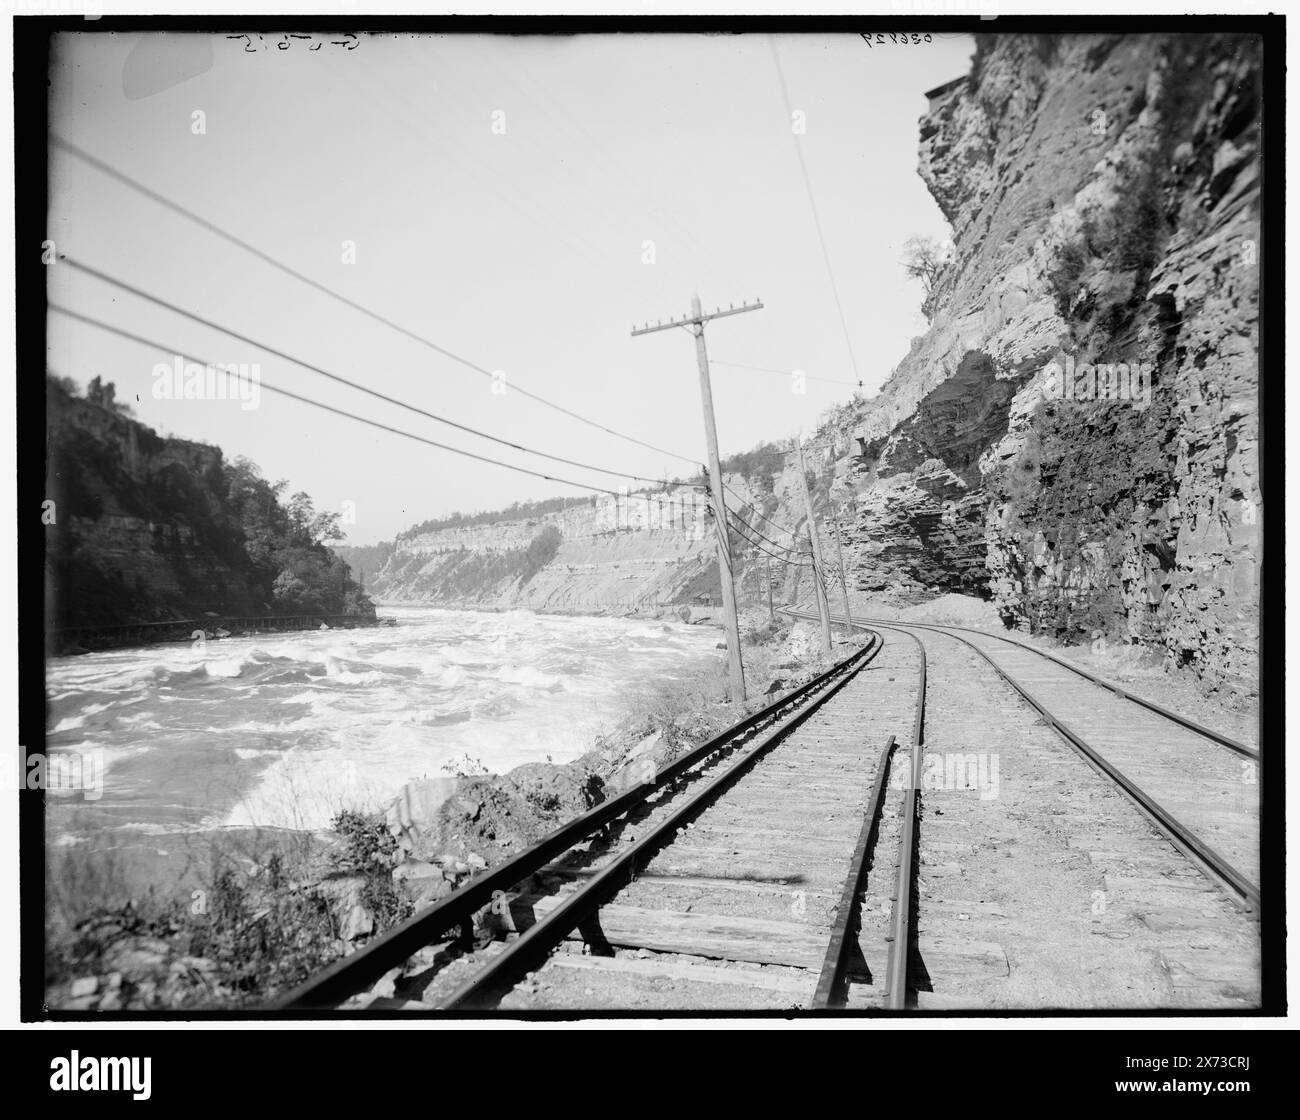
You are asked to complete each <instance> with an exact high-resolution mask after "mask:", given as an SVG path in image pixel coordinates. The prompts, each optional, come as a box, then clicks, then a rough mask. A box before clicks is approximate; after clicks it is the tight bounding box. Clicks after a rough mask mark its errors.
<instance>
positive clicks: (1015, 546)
mask: <svg viewBox="0 0 1300 1120" xmlns="http://www.w3.org/2000/svg"><path fill="white" fill-rule="evenodd" d="M977 43H978V46H977V51H976V54H975V57H974V60H973V65H972V69H971V73H970V74H969V75H968V76H967V77H966V79H965V80H964V81H959V82H956V83H953V84H951V85H950V86H948V87H943V88H942V89H941V90H939V91H936V94H935V95H934V96H933V97H932V100H931V104H930V109H929V112H928V113H927V114H926V116H925V117H923V118H922V120H921V162H920V172H921V175H922V177H923V178H924V180H925V182H926V183H927V185H928V186H929V188H930V190H931V192H932V193H933V195H934V197H935V199H936V200H937V201H938V203H939V205H940V207H941V208H942V210H943V212H944V214H945V216H946V217H947V218H948V220H949V222H950V223H951V225H952V231H953V242H954V246H955V252H954V254H953V256H952V259H951V261H950V263H949V264H948V265H947V266H946V268H945V270H944V271H943V273H942V274H941V276H940V277H939V278H938V280H937V281H936V283H935V286H934V289H933V292H932V294H931V296H930V298H929V300H928V303H927V309H928V310H929V311H930V312H931V313H932V321H931V327H930V330H929V331H928V332H927V334H926V335H924V336H923V337H922V338H919V339H917V340H915V342H914V343H913V346H912V349H911V352H910V353H909V354H908V355H907V356H906V357H905V358H904V359H903V361H902V362H901V363H900V364H899V366H898V367H897V369H896V370H895V372H894V374H893V376H892V377H891V378H890V380H889V382H888V383H887V384H886V386H885V387H884V389H883V390H882V392H881V393H880V395H879V396H878V397H876V398H875V399H873V400H872V401H870V402H867V403H866V404H865V405H864V406H863V408H862V411H861V417H860V423H859V425H858V426H857V427H856V428H855V430H854V432H855V435H856V436H857V437H858V446H857V449H856V450H857V452H858V454H857V455H856V456H855V457H852V458H850V459H847V460H845V461H844V462H842V463H841V464H840V465H839V472H838V473H839V478H838V480H837V483H836V487H835V495H836V497H837V498H838V499H840V500H843V501H847V502H848V503H850V504H851V506H852V507H853V509H854V510H855V514H854V517H853V520H852V523H851V524H848V525H845V526H844V527H843V532H844V544H845V548H846V552H847V554H848V556H849V557H850V558H851V559H850V560H849V563H850V566H851V568H852V570H853V573H854V579H855V582H856V584H857V586H858V587H859V588H860V589H862V590H882V589H892V590H894V591H896V592H902V593H904V594H907V593H909V592H910V593H915V594H917V595H920V594H922V593H926V592H933V591H936V590H964V591H971V592H976V593H980V594H985V595H988V596H991V597H992V598H993V599H994V600H995V602H996V604H997V606H998V609H999V611H1000V612H1001V614H1002V615H1003V617H1004V619H1005V620H1006V621H1007V622H1008V623H1009V624H1015V625H1017V626H1021V627H1027V628H1029V629H1032V630H1034V631H1041V632H1046V633H1048V634H1050V635H1053V636H1056V637H1059V638H1061V639H1063V640H1068V641H1078V640H1088V639H1092V638H1095V637H1096V636H1098V635H1099V634H1102V635H1106V636H1107V637H1108V638H1109V639H1110V640H1119V641H1131V642H1136V643H1141V644H1143V645H1145V646H1153V647H1159V648H1163V650H1164V651H1165V654H1166V658H1167V661H1168V663H1170V664H1171V665H1177V666H1186V667H1188V668H1190V669H1192V670H1194V671H1195V672H1196V673H1197V674H1198V675H1199V676H1200V677H1201V679H1202V680H1203V681H1204V682H1205V683H1206V685H1207V686H1208V687H1211V688H1224V689H1225V690H1227V691H1230V692H1236V693H1243V694H1247V693H1250V692H1252V691H1253V690H1254V682H1255V674H1256V657H1257V641H1258V628H1257V617H1258V610H1259V598H1258V572H1259V562H1260V536H1259V534H1260V525H1261V518H1262V496H1261V488H1260V479H1259V476H1258V470H1257V454H1258V414H1257V405H1258V388H1259V382H1258V365H1257V351H1256V346H1257V341H1258V321H1257V287H1258V257H1259V251H1260V245H1261V242H1260V228H1259V166H1260V136H1259V117H1258V111H1259V103H1260V91H1259V45H1258V43H1257V42H1256V41H1253V40H1251V39H1248V38H1233V37H1219V36H1215V37H1205V36H1189V35H1170V36H1122V35H1105V36H1102V35H1097V36H1092V35H1087V36H1059V37H1056V36H1050V37H1048V36H993V35H988V36H980V37H979V38H978V40H977Z"/></svg>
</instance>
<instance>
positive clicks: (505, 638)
mask: <svg viewBox="0 0 1300 1120" xmlns="http://www.w3.org/2000/svg"><path fill="white" fill-rule="evenodd" d="M385 613H387V614H392V615H396V617H397V619H398V624H397V625H396V626H395V627H379V628H371V629H359V630H339V631H333V630H321V631H310V632H301V633H281V634H262V635H258V636H255V637H232V638H226V639H223V640H220V641H212V642H208V643H207V644H206V647H205V648H200V649H193V648H191V647H190V646H188V645H157V646H149V647H144V648H136V649H126V650H111V651H105V652H101V653H90V654H83V655H80V656H75V657H59V658H54V659H52V660H51V661H50V662H49V664H48V666H47V672H46V693H47V697H48V708H47V711H48V715H47V728H48V731H49V735H48V739H47V745H48V748H49V749H50V751H52V752H53V751H55V750H56V749H57V750H62V751H69V752H75V753H74V754H73V755H68V756H64V757H80V758H83V759H86V760H88V762H87V770H86V774H87V775H92V774H94V773H99V774H100V775H101V776H102V783H98V784H99V785H100V787H101V788H99V789H88V790H85V791H83V792H82V793H80V794H76V795H72V796H67V795H64V796H59V797H51V798H50V799H49V802H48V803H49V805H50V810H49V814H48V816H47V824H48V832H49V835H48V840H49V841H50V842H52V843H54V844H67V843H77V842H81V843H90V844H92V845H93V846H99V845H101V844H104V843H106V842H108V841H110V839H111V837H112V836H113V835H115V834H116V835H118V836H120V837H122V838H123V839H124V838H125V836H126V835H127V834H130V835H133V836H134V837H137V838H138V837H140V836H141V834H146V835H153V836H163V835H166V834H171V833H185V832H198V831H207V830H211V829H220V828H246V827H249V826H258V827H263V826H269V827H276V828H291V829H314V828H319V827H323V826H325V825H327V824H328V823H329V821H330V819H331V818H332V817H333V815H334V814H335V813H336V812H337V811H338V810H339V809H340V808H343V807H349V808H359V809H376V808H380V807H382V806H383V805H385V804H386V803H387V801H388V800H389V799H390V798H391V797H392V796H393V795H394V794H395V793H396V792H397V790H398V789H400V788H401V786H402V785H403V783H405V782H406V781H408V780H410V779H413V778H420V777H425V776H428V777H433V776H436V775H441V774H446V773H454V772H457V771H458V770H459V771H462V772H464V771H466V770H473V769H477V768H479V767H482V768H485V769H487V770H490V771H492V772H494V773H500V772H503V771H505V770H508V769H510V768H511V767H513V766H517V765H519V764H520V763H524V762H544V761H547V760H548V759H549V760H551V761H554V762H565V761H568V760H570V759H573V758H576V757H577V756H578V755H580V754H582V753H584V752H585V751H587V750H588V749H590V747H591V744H592V740H593V738H594V737H595V736H596V735H597V734H598V733H600V732H602V731H607V730H610V729H612V728H613V727H614V726H615V725H616V724H617V723H618V722H619V720H620V719H621V718H622V716H623V711H624V708H623V705H624V700H623V697H624V696H625V693H626V689H627V688H628V686H635V684H636V682H638V681H639V680H642V679H645V678H651V677H657V678H661V679H663V678H687V677H690V676H692V675H694V674H696V673H698V672H699V670H700V669H701V668H703V667H704V666H705V665H707V664H709V663H712V662H715V661H716V659H717V658H718V657H719V654H718V653H717V652H716V643H717V641H718V633H717V631H716V630H713V629H712V628H709V627H698V626H687V625H683V624H680V623H665V622H649V621H642V620H634V619H621V618H586V617H573V616H559V615H538V614H533V613H531V612H526V611H511V612H507V613H502V614H492V613H482V612H471V611H454V610H440V609H434V608H418V607H406V608H387V609H386V611H385ZM97 768H98V769H97ZM86 784H88V785H89V784H92V783H90V782H89V781H88V782H87V783H86Z"/></svg>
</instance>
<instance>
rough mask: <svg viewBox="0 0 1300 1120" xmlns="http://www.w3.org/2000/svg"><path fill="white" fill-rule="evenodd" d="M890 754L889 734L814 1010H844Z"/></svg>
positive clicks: (821, 975)
mask: <svg viewBox="0 0 1300 1120" xmlns="http://www.w3.org/2000/svg"><path fill="white" fill-rule="evenodd" d="M893 755H894V736H892V735H891V736H890V737H889V741H888V742H887V743H885V747H884V749H883V750H882V751H881V752H880V761H879V762H878V763H877V764H876V777H875V781H874V782H873V783H872V786H871V798H870V800H869V801H868V803H867V811H866V814H865V816H864V817H863V821H862V831H861V833H859V835H858V844H857V847H856V848H854V849H853V857H852V858H851V859H850V860H849V873H848V876H847V877H846V878H845V880H844V890H843V891H842V892H841V893H840V904H839V907H838V909H837V910H836V913H835V924H834V925H833V926H832V927H831V939H830V944H829V945H828V946H827V947H826V959H825V960H824V961H823V962H822V970H821V973H820V974H819V975H818V977H817V988H816V991H815V992H814V994H813V1001H812V1006H813V1010H815V1011H824V1010H828V1009H830V1008H834V1007H843V1006H844V1003H845V987H844V979H845V975H846V974H847V972H848V965H849V956H850V953H851V948H852V944H853V938H854V937H855V936H856V935H857V933H858V930H859V921H858V919H859V918H860V916H861V911H860V909H859V906H858V896H859V895H860V894H861V893H862V892H863V890H864V889H865V888H866V885H867V871H868V870H869V869H870V866H871V863H872V857H873V855H874V853H875V848H876V837H877V835H878V834H879V831H880V813H881V810H882V809H883V808H884V803H885V788H886V782H887V781H888V778H889V764H890V761H891V759H892V758H893Z"/></svg>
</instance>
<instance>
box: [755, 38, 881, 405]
mask: <svg viewBox="0 0 1300 1120" xmlns="http://www.w3.org/2000/svg"><path fill="white" fill-rule="evenodd" d="M767 42H768V46H769V47H771V49H772V61H773V62H774V63H775V64H776V78H777V81H778V82H779V83H780V86H781V100H782V101H784V102H785V115H786V120H790V119H791V111H790V91H789V90H788V89H787V88H786V84H785V73H784V71H783V70H782V69H781V55H780V54H779V53H778V52H777V49H776V39H775V38H774V37H773V36H771V35H769V36H768V39H767ZM790 139H791V140H793V141H794V150H795V154H796V155H797V156H798V157H799V172H800V174H801V175H802V176H803V185H804V189H805V190H806V191H807V192H808V207H809V209H811V210H812V219H813V225H814V226H815V227H816V228H817V241H818V243H819V244H820V245H821V248H822V260H823V261H825V262H826V276H827V278H828V279H829V280H830V282H831V295H832V296H834V298H835V310H836V311H838V312H839V315H840V327H841V328H842V329H843V331H844V345H845V346H846V347H847V348H848V351H849V361H850V363H851V364H852V365H853V377H854V379H855V380H857V379H859V374H858V359H857V357H856V355H854V353H853V341H852V339H851V338H850V337H849V324H848V320H847V319H846V318H845V317H844V305H843V304H842V303H841V302H840V291H839V287H838V286H837V285H836V283H835V270H834V269H832V268H831V254H830V250H828V249H827V248H826V237H825V235H824V234H823V233H822V220H821V217H820V216H819V215H818V213H817V199H816V197H815V196H814V195H813V189H812V180H811V179H810V178H809V177H808V164H807V163H806V162H805V161H804V158H803V145H801V144H800V143H799V137H798V136H796V135H794V134H793V133H791V136H790Z"/></svg>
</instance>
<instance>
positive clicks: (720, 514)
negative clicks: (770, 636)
mask: <svg viewBox="0 0 1300 1120" xmlns="http://www.w3.org/2000/svg"><path fill="white" fill-rule="evenodd" d="M762 306H763V304H762V302H761V301H758V300H756V301H755V302H753V303H748V304H741V305H740V306H739V307H735V306H732V307H729V308H727V310H725V311H724V310H723V309H722V308H718V309H717V310H715V311H711V312H710V313H709V314H707V315H706V314H704V311H703V309H702V308H701V307H700V297H699V296H698V295H693V296H691V313H690V315H687V316H683V317H682V318H681V319H672V320H669V321H668V322H667V323H663V322H659V323H656V324H655V325H654V326H653V327H652V326H650V325H649V324H648V323H647V324H646V325H645V326H643V327H641V328H639V329H638V328H636V327H633V329H632V336H633V337H634V338H635V337H636V336H637V335H639V334H652V333H653V332H655V331H666V330H672V329H673V328H674V327H685V326H689V327H690V329H691V333H692V334H693V335H695V357H696V360H697V361H698V363H699V367H700V401H701V403H702V404H703V406H704V437H705V439H706V440H707V441H708V445H709V487H710V489H711V491H712V494H713V528H714V530H715V532H716V533H717V544H718V574H719V575H720V576H721V577H722V607H723V611H724V613H725V614H726V616H727V662H728V666H729V669H730V677H731V697H732V700H733V701H734V702H737V703H741V704H743V703H744V702H745V700H746V696H745V667H744V665H743V663H742V662H741V659H740V620H739V619H738V618H737V617H736V585H735V582H734V580H735V577H734V575H733V573H732V567H731V539H730V534H729V532H728V529H727V500H726V495H725V491H724V490H723V488H722V461H721V459H720V458H719V456H718V426H717V423H716V422H715V420H714V416H713V388H712V386H711V385H710V384H709V354H708V351H707V350H706V349H705V347H704V324H705V323H707V322H708V321H709V320H710V319H721V318H724V317H726V316H728V315H740V314H743V313H744V312H746V311H758V310H760V309H761V308H762Z"/></svg>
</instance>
